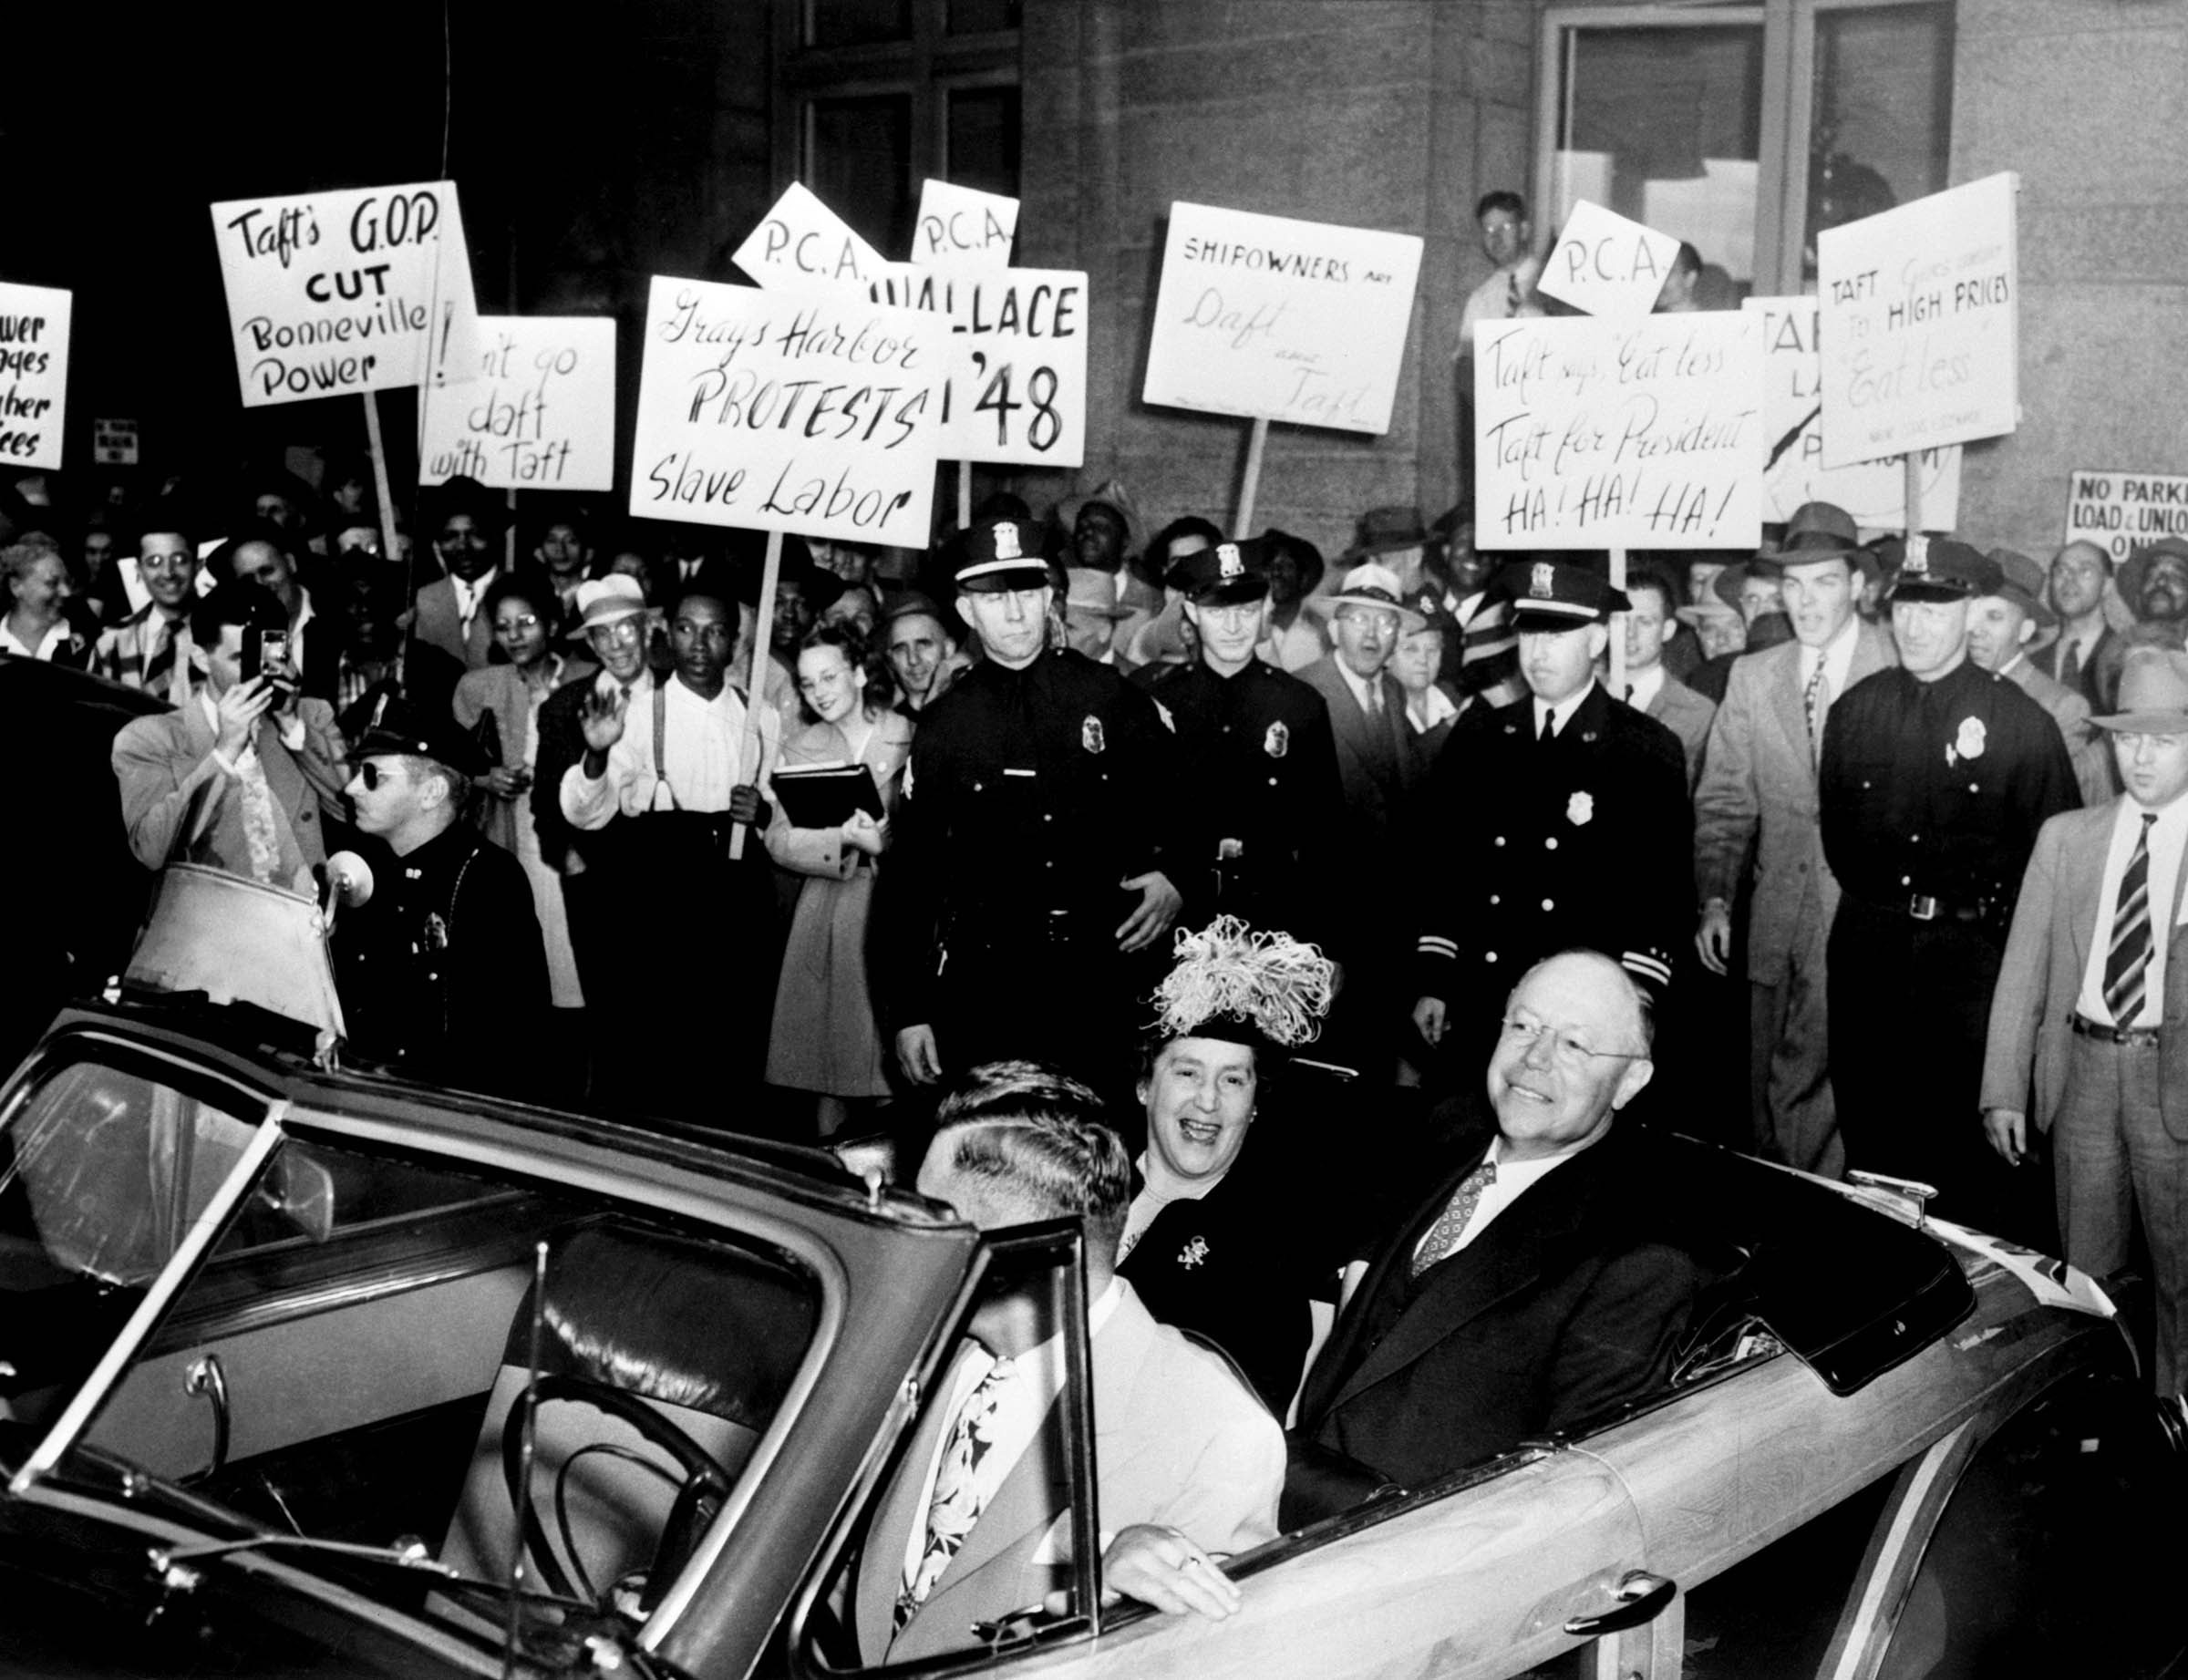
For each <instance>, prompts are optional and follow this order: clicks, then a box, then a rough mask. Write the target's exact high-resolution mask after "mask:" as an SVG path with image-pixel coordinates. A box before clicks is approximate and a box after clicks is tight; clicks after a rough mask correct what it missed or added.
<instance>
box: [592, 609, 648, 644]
mask: <svg viewBox="0 0 2188 1680" xmlns="http://www.w3.org/2000/svg"><path fill="white" fill-rule="evenodd" d="M586 634H588V635H591V636H593V637H594V638H595V639H597V640H599V641H603V642H605V643H607V644H609V645H611V646H617V647H619V646H621V645H623V644H624V643H626V642H643V641H644V640H645V618H644V617H642V616H641V615H639V614H637V613H633V614H632V615H631V616H630V617H628V618H619V619H617V620H615V621H614V623H613V624H595V625H593V628H592V629H591V630H590V631H588V632H586Z"/></svg>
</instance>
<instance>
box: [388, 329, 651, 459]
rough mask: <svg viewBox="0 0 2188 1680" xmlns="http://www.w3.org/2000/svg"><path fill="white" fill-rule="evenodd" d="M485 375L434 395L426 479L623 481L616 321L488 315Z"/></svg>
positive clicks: (482, 332) (428, 410)
mask: <svg viewBox="0 0 2188 1680" xmlns="http://www.w3.org/2000/svg"><path fill="white" fill-rule="evenodd" d="M479 345H480V350H479V376H478V377H477V378H476V379H474V380H472V381H471V382H470V383H469V384H467V385H460V386H453V387H449V388H447V389H445V390H438V391H428V392H427V393H426V395H425V398H424V401H425V418H424V428H425V433H424V443H423V445H422V446H421V448H420V449H419V452H418V463H419V464H418V482H419V483H420V484H442V483H446V482H447V481H448V480H449V479H452V478H455V477H456V476H457V475H458V474H459V473H460V474H462V475H463V476H464V477H466V478H472V479H478V480H479V482H480V483H481V484H483V485H485V486H487V487H488V488H489V489H490V490H613V489H614V487H615V323H614V322H613V321H604V320H599V319H595V318H593V317H589V316H583V315H562V316H557V315H480V317H479Z"/></svg>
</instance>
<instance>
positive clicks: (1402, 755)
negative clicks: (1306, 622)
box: [1298, 562, 1428, 862]
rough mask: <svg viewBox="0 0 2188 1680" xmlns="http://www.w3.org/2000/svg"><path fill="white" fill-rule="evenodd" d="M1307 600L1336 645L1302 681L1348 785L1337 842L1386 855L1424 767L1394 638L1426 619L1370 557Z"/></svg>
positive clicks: (1357, 852)
mask: <svg viewBox="0 0 2188 1680" xmlns="http://www.w3.org/2000/svg"><path fill="white" fill-rule="evenodd" d="M1306 604H1307V607H1308V610H1309V611H1311V612H1315V613H1322V614H1324V615H1326V616H1327V617H1329V619H1330V634H1331V639H1332V640H1333V641H1335V642H1336V644H1337V648H1336V651H1335V652H1333V653H1329V654H1324V655H1323V656H1322V657H1321V658H1319V659H1317V660H1316V661H1315V662H1314V664H1312V665H1304V666H1302V667H1301V668H1300V671H1299V674H1298V675H1299V680H1300V681H1301V682H1303V683H1306V685H1308V686H1310V687H1312V688H1313V689H1315V690H1316V692H1317V693H1319V694H1320V695H1321V696H1322V697H1323V699H1325V700H1326V701H1327V702H1328V703H1329V723H1330V727H1331V729H1332V730H1333V731H1334V732H1335V734H1336V736H1337V775H1338V778H1339V779H1340V780H1342V781H1343V783H1344V784H1345V815H1344V819H1343V823H1342V825H1341V826H1342V829H1343V830H1344V832H1343V835H1342V840H1341V844H1342V846H1343V849H1344V850H1345V851H1346V852H1347V855H1349V856H1351V857H1352V858H1354V859H1356V860H1357V861H1361V862H1371V861H1375V860H1376V859H1378V858H1379V857H1382V856H1384V855H1386V854H1385V853H1384V852H1383V850H1382V848H1383V846H1384V843H1385V842H1386V841H1388V840H1389V839H1390V838H1391V835H1392V833H1393V832H1394V830H1395V827H1396V824H1397V820H1398V814H1399V811H1400V809H1401V808H1402V806H1403V805H1404V802H1405V799H1406V796H1407V795H1408V794H1409V793H1411V792H1412V790H1413V787H1414V784H1415V783H1416V782H1417V781H1418V780H1419V778H1420V776H1421V773H1422V772H1423V771H1424V770H1425V769H1426V768H1428V767H1427V766H1426V765H1424V764H1423V763H1421V761H1420V758H1419V752H1418V750H1417V748H1416V747H1415V746H1414V743H1413V730H1412V728H1411V727H1410V726H1409V724H1408V723H1407V722H1406V691H1405V690H1404V689H1403V688H1401V687H1400V686H1399V685H1398V679H1397V678H1396V677H1394V676H1392V675H1390V673H1389V670H1388V665H1389V664H1390V655H1391V654H1394V653H1396V652H1397V651H1398V636H1399V635H1400V634H1404V633H1405V632H1409V631H1414V630H1419V628H1420V627H1421V626H1422V624H1424V623H1425V622H1426V621H1424V620H1423V619H1422V618H1421V616H1420V614H1419V613H1416V612H1414V611H1413V609H1412V608H1411V607H1409V606H1408V605H1406V604H1405V603H1404V602H1403V601H1402V600H1401V599H1400V598H1399V594H1398V577H1397V574H1396V573H1395V572H1391V571H1390V569H1389V568H1388V567H1387V566H1378V565H1376V564H1374V563H1373V562H1370V563H1368V564H1367V565H1363V566H1355V567H1354V568H1353V569H1352V570H1351V571H1350V572H1347V573H1346V574H1345V576H1344V578H1343V579H1342V580H1341V581H1340V582H1339V583H1338V585H1337V593H1334V594H1329V595H1318V596H1316V597H1315V598H1314V599H1313V600H1311V601H1309V602H1308V603H1306Z"/></svg>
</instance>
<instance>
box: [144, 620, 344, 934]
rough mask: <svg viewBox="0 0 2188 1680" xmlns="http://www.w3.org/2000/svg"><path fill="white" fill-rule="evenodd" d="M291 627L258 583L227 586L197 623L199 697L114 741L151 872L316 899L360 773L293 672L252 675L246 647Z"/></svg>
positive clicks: (194, 649)
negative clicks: (194, 868)
mask: <svg viewBox="0 0 2188 1680" xmlns="http://www.w3.org/2000/svg"><path fill="white" fill-rule="evenodd" d="M283 628H284V624H283V619H282V615H281V612H280V609H279V608H278V607H277V606H275V605H274V602H273V599H272V597H270V596H269V595H267V594H266V593H265V592H263V590H261V589H260V588H259V587H258V586H257V585H256V584H253V583H223V584H222V585H221V586H220V587H219V588H218V589H216V590H214V591H213V592H212V594H210V595H208V596H206V597H205V598H204V599H203V600H201V601H200V602H199V603H198V604H197V606H196V608H195V609H194V610H193V611H192V613H191V650H190V654H189V657H190V659H191V661H192V663H193V665H195V667H196V673H197V681H196V683H195V685H194V687H195V692H194V693H192V694H191V696H190V697H189V698H187V699H186V700H184V701H183V702H182V704H181V706H180V707H179V708H178V709H176V710H174V711H171V712H163V713H160V714H158V715H157V716H151V717H139V718H138V719H137V720H136V721H135V722H133V723H131V724H129V726H128V727H125V728H124V729H123V730H122V731H121V733H120V734H119V735H117V736H116V737H114V747H113V765H114V777H115V780H116V782H117V784H118V786H119V794H120V798H121V813H122V819H123V821H124V822H125V823H126V824H127V825H128V829H129V850H131V851H132V852H133V853H135V855H136V858H137V861H139V863H141V864H143V865H144V866H145V868H147V869H154V870H156V869H160V868H163V867H164V866H165V865H167V864H168V863H169V862H170V861H172V862H184V863H203V864H209V865H211V866H212V867H213V868H215V869H222V870H226V871H228V872H229V873H231V874H234V875H242V876H245V877H247V878H249V879H251V880H253V881H263V882H264V883H265V884H267V885H269V886H274V887H280V888H282V889H284V891H287V892H304V893H309V892H314V891H315V881H314V876H313V871H314V870H315V869H316V868H317V867H318V866H319V865H320V864H323V863H325V861H326V844H325V840H324V839H323V838H322V830H323V827H324V825H325V820H326V819H330V818H331V819H335V820H336V821H339V820H341V819H343V818H344V815H345V813H346V809H347V808H346V805H345V803H344V801H343V798H342V787H343V784H344V783H345V782H346V780H348V777H349V772H348V770H347V768H346V767H345V765H344V764H343V758H344V755H345V748H344V747H343V744H342V736H341V732H340V731H339V730H338V729H336V728H335V716H334V710H333V708H332V707H331V706H328V705H327V703H326V702H325V701H324V700H314V699H308V698H304V697H303V696H298V695H297V694H296V692H295V688H294V679H293V677H292V675H291V674H290V673H289V672H287V671H286V670H285V669H284V670H275V671H270V672H268V673H266V674H264V675H254V676H252V677H250V678H248V679H246V678H245V677H244V675H243V657H244V653H243V650H244V639H245V637H246V636H254V635H257V634H261V632H262V631H269V630H270V631H273V632H276V633H278V632H280V631H281V630H282V629H283Z"/></svg>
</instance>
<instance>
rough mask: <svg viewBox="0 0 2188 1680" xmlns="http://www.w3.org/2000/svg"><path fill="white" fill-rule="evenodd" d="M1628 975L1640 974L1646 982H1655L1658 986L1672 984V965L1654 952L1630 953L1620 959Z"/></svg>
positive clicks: (1624, 954)
mask: <svg viewBox="0 0 2188 1680" xmlns="http://www.w3.org/2000/svg"><path fill="white" fill-rule="evenodd" d="M1618 962H1619V964H1620V966H1622V967H1623V968H1625V969H1626V972H1627V973H1628V974H1638V975H1639V976H1640V977H1641V978H1642V979H1644V980H1653V981H1655V982H1656V984H1658V985H1669V984H1671V964H1669V963H1667V961H1665V959H1664V958H1662V957H1660V956H1658V955H1657V954H1656V953H1655V952H1653V951H1628V952H1626V953H1623V954H1622V955H1621V956H1620V957H1619V959H1618Z"/></svg>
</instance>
